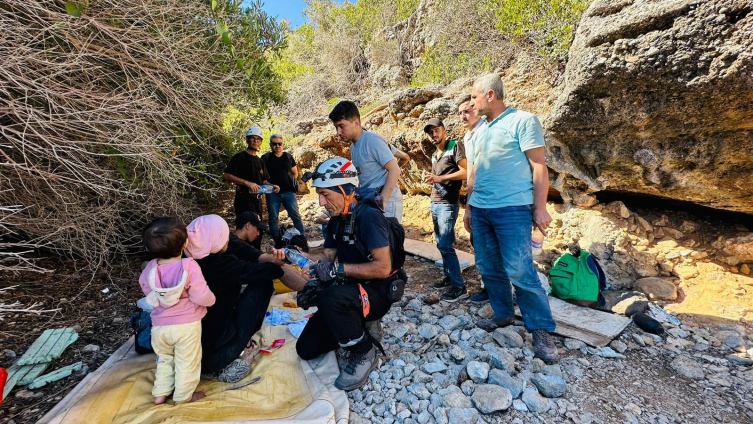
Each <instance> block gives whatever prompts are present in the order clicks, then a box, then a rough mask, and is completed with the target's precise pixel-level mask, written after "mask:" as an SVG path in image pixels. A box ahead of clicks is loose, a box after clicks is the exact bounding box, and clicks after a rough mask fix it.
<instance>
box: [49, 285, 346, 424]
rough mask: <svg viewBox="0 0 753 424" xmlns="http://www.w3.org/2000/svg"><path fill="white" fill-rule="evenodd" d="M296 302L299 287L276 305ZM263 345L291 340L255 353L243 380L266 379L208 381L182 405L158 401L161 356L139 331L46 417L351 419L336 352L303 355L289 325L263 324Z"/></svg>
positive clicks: (160, 420) (118, 419)
mask: <svg viewBox="0 0 753 424" xmlns="http://www.w3.org/2000/svg"><path fill="white" fill-rule="evenodd" d="M291 300H292V301H294V300H295V296H294V294H293V293H290V294H282V295H276V296H274V297H273V298H272V302H271V304H270V308H271V307H272V306H276V307H278V308H280V309H288V310H291V311H296V312H302V310H300V309H290V308H282V302H283V301H291ZM261 333H262V340H263V344H265V345H268V344H271V342H272V341H274V340H275V339H286V342H285V345H284V346H283V347H282V348H280V349H278V350H277V351H275V352H273V353H271V354H260V355H259V356H257V358H256V359H255V360H254V364H253V369H252V371H251V374H250V375H249V376H247V377H246V378H245V379H244V380H242V381H241V383H243V382H245V381H249V380H251V379H253V378H255V377H259V376H260V377H261V381H259V382H258V383H255V384H252V385H249V386H246V387H243V388H240V389H237V390H227V389H228V388H229V387H231V386H233V384H226V383H221V382H219V381H206V380H202V381H201V382H200V383H199V387H198V388H197V390H200V391H204V392H205V393H206V395H207V397H206V398H204V399H201V400H199V401H197V402H193V403H187V404H182V405H171V404H165V405H159V406H155V405H154V404H153V401H154V398H153V397H152V395H151V390H152V383H153V382H154V371H155V368H156V363H155V360H156V356H155V355H153V354H152V355H138V354H136V352H135V351H134V349H133V343H134V341H133V338H131V339H130V340H128V341H127V342H126V343H125V344H124V345H123V346H121V347H120V348H119V349H118V350H117V351H116V352H115V353H114V354H113V355H112V356H111V357H110V358H109V359H108V360H107V362H105V363H104V364H103V365H102V366H101V367H100V368H99V369H98V370H97V371H95V372H92V373H91V374H89V375H88V376H87V377H86V378H85V379H84V380H82V381H81V383H79V385H78V386H76V387H75V388H74V389H73V391H71V392H70V393H69V394H68V396H66V397H65V398H64V399H63V400H62V401H60V403H59V404H58V405H56V406H55V408H53V409H52V410H51V411H50V412H49V413H48V414H47V415H45V416H44V417H43V418H42V420H41V421H40V423H51V424H52V423H54V424H58V423H88V424H94V423H144V424H149V423H211V422H234V423H242V422H254V423H272V422H275V423H279V422H295V423H312V424H313V423H332V424H345V423H347V422H348V415H349V405H348V399H347V397H346V396H345V392H343V391H341V390H338V389H336V388H335V387H334V382H335V379H336V378H337V375H338V374H339V369H338V365H337V359H336V358H335V354H334V352H330V353H329V354H327V355H323V356H322V357H320V358H318V359H316V360H314V361H302V360H301V359H300V358H298V355H297V354H296V352H295V343H296V339H295V338H294V337H293V336H292V335H291V334H290V332H289V331H288V329H287V326H284V325H281V326H267V325H265V326H263V327H262V330H261Z"/></svg>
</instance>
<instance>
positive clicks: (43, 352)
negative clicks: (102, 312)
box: [17, 328, 78, 366]
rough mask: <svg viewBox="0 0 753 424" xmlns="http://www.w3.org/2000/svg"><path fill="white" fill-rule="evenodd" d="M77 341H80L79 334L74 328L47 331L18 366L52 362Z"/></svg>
mask: <svg viewBox="0 0 753 424" xmlns="http://www.w3.org/2000/svg"><path fill="white" fill-rule="evenodd" d="M76 340H78V334H77V333H76V330H74V329H73V328H55V329H49V330H45V331H44V333H42V335H41V336H39V337H38V338H37V339H36V340H35V341H34V343H32V345H31V346H30V347H29V348H28V349H27V350H26V352H25V353H24V354H23V356H22V357H21V358H20V359H19V360H18V362H17V364H18V365H21V366H23V365H36V364H44V363H46V362H52V361H54V360H55V359H57V358H59V357H60V355H61V354H62V353H63V351H64V350H65V349H66V348H67V347H68V346H70V345H71V344H72V343H73V342H75V341H76Z"/></svg>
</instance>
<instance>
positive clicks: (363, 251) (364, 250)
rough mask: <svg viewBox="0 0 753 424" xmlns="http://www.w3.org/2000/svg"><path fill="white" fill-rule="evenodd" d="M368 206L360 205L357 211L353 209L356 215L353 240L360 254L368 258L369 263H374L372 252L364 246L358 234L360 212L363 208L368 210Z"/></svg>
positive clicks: (357, 206) (356, 208)
mask: <svg viewBox="0 0 753 424" xmlns="http://www.w3.org/2000/svg"><path fill="white" fill-rule="evenodd" d="M367 207H368V206H367V205H365V204H363V203H359V204H357V205H356V207H355V209H353V214H354V215H355V218H354V219H353V234H352V235H351V236H352V237H353V238H355V240H356V242H355V245H356V249H358V252H359V253H360V254H361V255H362V256H363V257H364V258H366V259H367V260H368V261H369V262H374V256H373V255H372V254H371V251H370V250H369V249H367V248H366V246H364V244H363V242H362V241H361V238H360V237H358V236H357V234H358V211H361V210H363V208H367Z"/></svg>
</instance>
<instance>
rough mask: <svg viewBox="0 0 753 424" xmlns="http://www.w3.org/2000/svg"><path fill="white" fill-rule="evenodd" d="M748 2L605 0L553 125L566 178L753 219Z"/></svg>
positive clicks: (582, 38)
mask: <svg viewBox="0 0 753 424" xmlns="http://www.w3.org/2000/svg"><path fill="white" fill-rule="evenodd" d="M752 75H753V13H751V6H750V2H749V1H746V0H713V1H712V0H596V1H594V2H593V3H592V4H591V6H590V7H589V8H588V10H587V11H586V12H585V13H584V15H583V18H582V20H581V22H580V25H579V27H578V30H577V32H576V36H575V40H574V42H573V46H572V48H571V49H570V53H569V61H568V63H567V67H566V72H565V78H564V84H563V88H562V92H561V93H560V95H559V97H558V99H557V101H556V103H555V105H554V108H553V109H552V111H551V114H550V115H549V117H548V119H547V120H546V121H545V128H547V130H548V143H549V148H548V160H549V164H550V166H551V167H552V168H553V169H554V170H555V171H557V172H556V173H555V175H559V176H560V177H562V176H567V177H574V178H575V179H577V180H580V181H582V182H584V183H586V184H587V186H588V189H589V190H592V191H601V190H610V191H619V192H632V193H640V194H646V195H654V196H661V197H665V198H671V199H677V200H684V201H691V202H694V203H697V204H701V205H706V206H710V207H714V208H719V209H726V210H731V211H739V212H745V213H753V200H751V199H753V184H751V177H750V176H751V174H752V173H753V143H751V142H750V140H751V137H753V77H752Z"/></svg>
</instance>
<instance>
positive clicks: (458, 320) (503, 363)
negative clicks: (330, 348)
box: [301, 196, 753, 424]
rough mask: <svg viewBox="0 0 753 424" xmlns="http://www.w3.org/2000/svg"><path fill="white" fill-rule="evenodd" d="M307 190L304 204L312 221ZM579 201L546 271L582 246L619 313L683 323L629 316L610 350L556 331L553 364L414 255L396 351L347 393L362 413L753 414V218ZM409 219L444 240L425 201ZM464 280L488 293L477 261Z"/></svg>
mask: <svg viewBox="0 0 753 424" xmlns="http://www.w3.org/2000/svg"><path fill="white" fill-rule="evenodd" d="M309 199H311V200H308V201H306V200H304V201H303V202H302V204H301V205H302V208H301V209H302V212H303V214H304V215H311V216H313V215H314V214H316V211H318V207H317V206H316V201H315V200H313V198H311V197H309ZM578 202H579V203H580V205H579V206H573V205H568V204H554V203H550V204H549V205H548V209H549V211H550V213H551V215H552V217H553V219H554V221H553V224H552V227H551V231H550V234H549V236H548V237H547V239H546V241H545V246H544V253H543V254H542V255H541V256H540V257H538V258H537V267H538V268H539V270H540V271H542V272H543V273H545V274H546V273H547V272H548V269H550V268H551V265H552V263H553V261H554V260H555V259H556V258H557V257H559V256H560V255H561V254H562V253H564V252H566V251H567V250H568V248H569V247H570V246H572V245H579V246H580V247H581V248H583V249H587V250H589V251H591V252H592V253H593V254H594V255H595V256H596V257H597V258H598V259H599V261H600V262H601V264H602V265H603V266H604V268H605V270H606V273H607V274H608V281H609V283H610V284H611V285H612V290H611V291H610V293H611V295H610V296H609V298H610V299H611V300H612V302H611V304H610V305H609V306H610V307H611V308H612V310H613V311H615V312H617V313H623V314H624V313H626V312H627V313H630V312H628V311H629V310H630V308H628V306H629V305H633V306H632V307H635V308H638V309H640V310H643V309H645V308H646V307H647V305H648V303H649V302H650V303H653V304H655V305H656V306H661V307H663V308H665V309H666V310H669V311H671V312H672V313H673V314H674V315H675V316H676V317H679V320H680V325H674V324H671V323H664V324H663V326H664V328H665V330H666V333H665V334H664V335H663V336H657V335H654V334H649V333H645V332H643V331H642V330H640V329H639V328H638V327H637V326H635V324H631V325H630V327H628V329H627V330H626V331H625V332H624V333H623V334H622V335H621V336H620V337H618V339H616V340H615V341H613V343H612V344H611V345H610V349H606V350H595V349H593V348H590V347H588V346H586V345H585V344H583V343H582V342H580V341H577V340H573V339H565V338H561V337H557V341H556V343H557V345H558V347H560V353H561V358H562V359H561V360H560V362H559V364H557V365H545V364H543V363H542V362H541V361H539V360H537V359H534V358H533V351H532V345H531V338H530V335H528V334H527V333H526V332H525V330H524V328H523V327H522V326H515V327H512V328H509V329H506V330H501V331H499V330H498V331H497V332H496V333H486V332H484V331H482V330H480V329H477V328H475V325H474V323H475V322H476V321H477V320H478V319H480V318H483V317H488V316H489V315H490V313H491V310H490V307H489V306H488V305H475V304H472V303H471V302H469V301H461V302H458V303H455V304H444V303H442V302H438V303H437V302H436V296H434V295H436V294H439V292H437V291H436V290H433V289H432V288H431V284H433V283H434V282H436V281H438V280H439V279H441V278H442V275H441V271H440V269H439V268H438V267H436V266H434V265H433V264H432V263H429V262H426V261H424V260H421V259H419V258H411V259H410V260H409V261H408V262H407V265H406V268H407V270H408V273H409V275H410V276H411V281H410V283H409V289H410V292H408V293H407V295H406V297H405V299H404V300H403V302H401V303H400V304H399V305H395V306H394V307H393V309H392V310H391V311H390V313H389V314H388V315H387V316H386V317H385V319H384V325H385V339H384V347H385V349H386V351H387V354H388V357H387V358H385V361H384V363H383V364H382V365H381V366H380V368H379V369H378V370H377V371H374V372H373V373H372V378H371V380H370V382H369V383H368V384H367V385H366V386H364V387H363V388H362V389H361V390H358V391H354V392H351V393H350V394H349V397H350V399H351V401H352V403H351V411H352V414H351V418H352V419H353V421H354V422H374V423H394V422H398V423H414V422H418V423H422V424H423V423H429V422H437V423H447V422H449V423H465V422H467V423H476V422H510V421H512V422H516V423H524V422H542V421H543V422H563V421H564V422H574V423H599V422H603V423H612V422H631V423H632V422H636V423H637V422H645V423H671V422H677V423H681V422H683V423H684V422H698V423H707V422H728V423H744V422H753V325H751V318H752V317H753V278H751V276H750V266H749V264H750V262H751V261H753V257H751V256H750V254H749V253H748V252H751V250H750V247H751V245H750V244H749V243H750V241H751V232H750V223H749V222H747V221H746V220H745V219H743V220H742V221H740V220H738V219H737V217H734V216H721V217H720V216H714V215H712V214H708V213H707V211H703V210H702V211H684V210H669V209H664V210H662V209H656V208H653V207H651V206H650V205H638V204H635V205H634V204H631V205H630V207H628V206H626V205H625V204H624V203H623V202H610V203H607V204H600V203H599V202H598V200H597V199H596V198H594V197H581V198H579V199H578ZM461 216H462V212H461ZM403 223H404V225H405V227H406V231H407V233H408V237H411V238H414V239H419V240H424V241H429V242H431V241H432V235H431V232H432V227H431V221H430V219H429V215H428V200H427V199H426V197H424V196H406V198H405V213H404V219H403ZM456 233H457V235H458V242H457V245H456V247H458V248H460V249H464V250H469V251H470V250H471V247H470V245H469V241H468V235H467V233H466V232H465V231H464V230H463V229H462V223H461V222H460V220H459V222H458V224H457V226H456ZM464 277H465V279H466V282H467V283H468V284H469V286H470V289H471V292H475V291H476V290H478V281H479V275H478V272H477V271H476V270H475V269H473V268H471V269H468V270H466V271H465V272H464ZM625 299H628V300H627V301H624V300H625ZM520 324H521V325H522V323H520ZM605 356H606V357H605Z"/></svg>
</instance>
